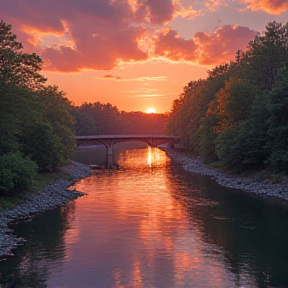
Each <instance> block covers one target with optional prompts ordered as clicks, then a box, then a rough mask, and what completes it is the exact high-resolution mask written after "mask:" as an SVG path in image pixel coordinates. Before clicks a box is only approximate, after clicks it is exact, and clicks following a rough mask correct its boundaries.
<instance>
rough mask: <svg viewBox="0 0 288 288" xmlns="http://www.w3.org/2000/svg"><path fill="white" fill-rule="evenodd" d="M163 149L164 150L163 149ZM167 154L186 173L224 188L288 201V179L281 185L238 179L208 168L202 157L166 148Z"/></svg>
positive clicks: (249, 178)
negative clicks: (180, 165) (210, 180)
mask: <svg viewBox="0 0 288 288" xmlns="http://www.w3.org/2000/svg"><path fill="white" fill-rule="evenodd" d="M162 149H163V148H162ZM163 150H165V152H166V153H167V155H168V156H169V157H171V159H175V160H177V161H178V162H180V163H181V164H182V167H183V169H184V170H185V171H188V172H192V173H195V174H200V175H206V176H210V177H211V178H212V179H214V180H215V181H216V182H217V183H218V184H220V185H222V186H224V187H230V188H236V189H241V190H243V191H246V192H249V193H254V194H258V195H263V196H269V197H277V198H279V199H282V200H285V201H287V200H288V179H287V177H286V178H284V179H283V181H281V182H279V183H273V182H272V181H269V180H264V179H258V177H257V176H256V175H255V177H253V176H251V177H237V176H233V175H227V174H225V173H223V172H221V171H218V170H216V169H211V168H207V167H205V166H204V165H203V163H202V161H201V159H200V157H198V158H193V157H189V156H186V155H183V154H180V153H179V152H177V151H175V150H171V149H167V148H164V149H163Z"/></svg>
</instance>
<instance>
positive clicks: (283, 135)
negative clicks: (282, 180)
mask: <svg viewBox="0 0 288 288" xmlns="http://www.w3.org/2000/svg"><path fill="white" fill-rule="evenodd" d="M287 79H288V71H287V69H283V70H282V71H281V73H280V74H279V76H278V78H277V80H276V85H275V88H274V89H273V90H272V92H271V93H270V94H269V98H268V105H267V106H268V111H269V118H268V120H267V123H268V125H269V128H268V135H269V136H270V142H269V145H270V147H271V151H272V153H271V155H270V157H269V158H268V160H267V163H268V164H269V165H270V166H271V167H272V168H273V169H275V170H277V171H286V172H288V165H287V164H288V161H287V159H288V150H287V147H288V114H287V108H288V82H287Z"/></svg>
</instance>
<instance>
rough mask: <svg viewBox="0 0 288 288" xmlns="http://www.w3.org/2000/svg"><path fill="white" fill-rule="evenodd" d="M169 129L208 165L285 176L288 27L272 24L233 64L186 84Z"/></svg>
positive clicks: (287, 162)
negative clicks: (269, 171)
mask: <svg viewBox="0 0 288 288" xmlns="http://www.w3.org/2000/svg"><path fill="white" fill-rule="evenodd" d="M166 129H167V132H169V133H171V134H176V135H179V136H181V139H182V143H183V145H184V146H186V147H187V148H188V149H189V150H190V151H191V152H193V153H194V154H195V155H200V156H202V158H203V159H204V161H205V162H207V163H209V162H213V161H219V160H220V161H221V162H222V164H223V165H226V166H228V167H229V166H230V167H232V166H233V167H238V168H242V169H243V168H244V169H246V168H248V167H249V168H251V167H262V168H263V167H268V168H272V169H273V170H275V171H285V172H287V171H288V23H287V24H281V23H276V22H270V23H268V25H267V26H266V31H265V33H264V34H263V35H257V36H256V37H255V39H254V40H253V41H251V42H250V43H249V44H248V46H247V50H246V51H240V50H239V51H237V53H236V57H235V60H234V61H231V62H230V63H229V64H227V63H225V64H221V65H219V66H216V67H215V68H214V69H212V70H211V71H208V77H207V78H206V79H200V80H197V81H192V82H190V83H188V85H187V86H186V87H184V90H183V92H182V94H181V95H180V96H179V98H178V99H177V100H175V101H174V102H173V106H172V109H171V112H170V114H169V117H168V122H167V127H166Z"/></svg>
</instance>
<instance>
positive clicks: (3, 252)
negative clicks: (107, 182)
mask: <svg viewBox="0 0 288 288" xmlns="http://www.w3.org/2000/svg"><path fill="white" fill-rule="evenodd" d="M70 162H71V163H70V165H68V166H65V167H62V168H61V170H63V171H64V172H66V173H68V174H69V175H70V176H71V177H69V180H67V179H64V178H63V179H58V180H57V181H55V182H54V183H52V184H49V185H47V186H46V187H44V188H43V189H41V190H40V191H38V193H35V194H31V195H29V196H27V200H26V201H25V202H24V203H23V204H20V205H18V206H16V207H15V208H13V209H9V210H2V211H1V210H0V260H1V258H2V259H3V258H4V256H7V255H11V254H12V252H11V251H12V250H13V249H14V248H16V247H17V246H19V245H22V244H23V243H24V242H25V239H23V238H19V237H17V236H16V235H14V234H13V230H12V229H10V228H9V224H11V223H13V222H17V221H21V220H25V219H29V218H30V217H32V216H33V215H34V214H37V213H41V212H44V211H47V210H50V209H53V208H56V207H59V206H63V205H65V204H66V203H68V202H69V201H71V200H74V199H76V198H78V197H80V196H83V195H84V194H83V193H81V192H77V191H75V190H72V191H71V190H68V189H67V188H68V187H69V186H71V185H72V184H73V183H74V182H75V181H77V180H79V179H81V178H84V177H87V176H89V175H90V173H91V170H90V168H89V167H87V166H86V165H83V164H80V163H77V162H74V161H70ZM67 178H68V177H67Z"/></svg>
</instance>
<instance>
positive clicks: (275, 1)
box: [243, 0, 288, 15]
mask: <svg viewBox="0 0 288 288" xmlns="http://www.w3.org/2000/svg"><path fill="white" fill-rule="evenodd" d="M243 2H244V3H246V4H247V8H248V9H250V10H252V11H258V10H263V11H265V12H267V13H269V14H273V15H279V14H281V13H283V12H284V11H286V10H287V9H288V1H287V0H243Z"/></svg>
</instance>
